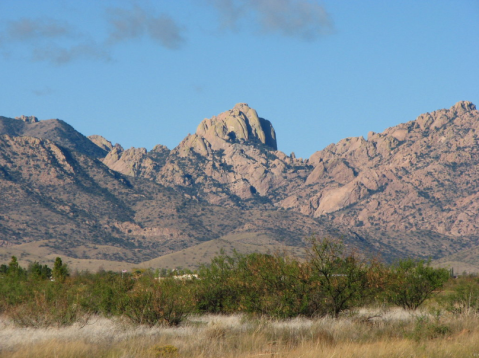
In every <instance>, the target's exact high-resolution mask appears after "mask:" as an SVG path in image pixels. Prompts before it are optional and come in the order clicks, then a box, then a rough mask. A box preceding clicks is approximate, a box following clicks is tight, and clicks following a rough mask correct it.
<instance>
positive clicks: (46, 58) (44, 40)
mask: <svg viewBox="0 0 479 358" xmlns="http://www.w3.org/2000/svg"><path fill="white" fill-rule="evenodd" d="M106 21H107V23H108V25H110V32H109V33H108V35H107V36H106V38H103V39H102V38H98V37H97V36H96V34H89V33H88V32H82V31H79V30H77V29H76V28H75V27H74V26H72V25H71V24H70V23H68V22H66V21H60V20H57V19H54V18H51V17H40V18H21V19H18V20H14V21H10V22H8V23H6V24H4V26H3V31H2V28H1V27H0V55H1V56H3V57H4V58H7V56H11V54H12V53H15V52H17V53H28V54H29V55H27V56H30V59H31V60H32V61H34V62H49V63H51V64H54V65H65V64H68V63H71V62H74V61H77V60H94V61H96V60H100V61H111V60H112V57H111V51H112V49H113V47H115V46H118V45H119V44H120V43H121V42H123V41H125V40H128V39H136V38H141V37H148V38H149V39H150V40H152V41H153V42H155V43H157V44H158V45H160V46H162V47H165V48H167V49H171V50H175V49H178V48H180V47H181V46H182V45H183V44H184V43H185V41H186V40H185V37H184V35H183V32H184V28H183V27H181V26H180V25H178V23H177V22H176V21H175V20H174V19H173V18H172V17H170V16H169V15H167V14H164V13H162V14H159V15H155V14H154V11H148V10H146V9H145V8H144V7H140V6H133V7H132V8H126V7H125V8H110V9H109V10H107V16H106Z"/></svg>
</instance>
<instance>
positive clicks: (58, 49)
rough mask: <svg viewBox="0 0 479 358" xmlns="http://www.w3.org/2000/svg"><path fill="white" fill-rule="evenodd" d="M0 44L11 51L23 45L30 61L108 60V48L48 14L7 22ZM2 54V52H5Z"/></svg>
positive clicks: (56, 62) (9, 52)
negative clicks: (46, 15)
mask: <svg viewBox="0 0 479 358" xmlns="http://www.w3.org/2000/svg"><path fill="white" fill-rule="evenodd" d="M1 38H2V41H1V42H0V46H2V45H3V46H2V50H3V51H4V52H5V53H8V54H11V52H12V51H11V49H12V48H15V46H24V48H25V49H27V51H28V52H29V53H30V59H31V60H32V61H44V62H50V63H52V64H55V65H64V64H66V63H69V62H73V61H75V60H78V59H94V60H98V59H100V60H107V61H108V60H110V56H109V54H108V51H106V50H105V48H104V47H103V46H100V45H99V44H98V43H97V42H95V41H94V40H92V39H91V38H90V37H89V36H88V35H87V34H82V33H80V32H78V31H76V30H75V28H74V27H73V26H71V25H70V24H69V23H68V22H66V21H59V20H56V19H53V18H50V17H42V18H22V19H19V20H15V21H10V22H8V23H7V24H6V27H5V31H4V32H3V35H2V36H1ZM4 57H5V56H4Z"/></svg>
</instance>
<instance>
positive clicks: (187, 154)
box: [0, 101, 479, 267]
mask: <svg viewBox="0 0 479 358" xmlns="http://www.w3.org/2000/svg"><path fill="white" fill-rule="evenodd" d="M478 133H479V111H477V110H476V107H475V106H474V105H473V104H472V103H470V102H466V101H463V102H459V103H457V104H456V105H454V106H453V107H451V108H450V109H443V110H438V111H435V112H432V113H426V114H422V115H420V116H419V117H417V118H416V119H415V120H411V121H409V122H406V123H403V124H399V125H397V126H395V127H392V128H389V129H387V130H385V131H384V132H383V133H373V132H370V133H369V135H368V138H367V139H365V138H363V137H357V138H346V139H343V140H341V141H340V142H338V143H336V144H331V145H329V146H328V147H326V148H325V149H323V150H321V151H318V152H316V153H314V154H313V155H312V156H311V157H310V158H309V159H301V158H296V157H295V156H294V154H292V155H289V156H288V155H286V154H284V153H282V152H281V151H279V150H277V149H276V148H277V136H276V132H275V130H274V128H273V125H272V123H271V122H270V121H268V120H266V119H263V118H261V117H259V115H258V114H257V112H256V111H255V110H254V109H252V108H250V107H249V106H248V105H247V104H244V103H240V104H238V105H236V106H235V107H234V108H233V109H231V110H229V111H226V112H224V113H222V114H220V115H218V116H215V117H213V118H210V119H205V120H203V121H202V122H201V123H200V124H199V126H198V130H197V132H196V133H195V134H193V135H189V136H187V137H186V138H185V139H184V140H183V141H182V142H181V143H180V144H179V145H178V146H177V147H176V148H174V149H172V150H170V149H168V148H166V147H165V146H162V145H158V146H156V147H155V148H154V149H153V150H151V151H147V150H146V149H144V148H131V149H128V150H124V149H123V148H122V147H121V146H120V145H118V144H117V145H112V144H111V143H110V142H109V141H108V140H106V139H105V138H103V137H101V136H90V137H89V139H88V138H86V137H84V136H83V135H81V134H80V133H78V132H76V131H75V130H74V129H73V128H72V127H71V126H69V125H67V124H66V123H65V122H63V121H59V120H49V121H38V120H36V119H35V118H34V117H21V118H19V119H9V118H3V117H0V134H3V135H2V136H0V190H1V196H2V198H1V199H2V206H1V208H0V240H2V241H1V242H2V245H3V248H2V249H0V257H2V256H1V255H2V252H3V255H4V256H5V258H4V259H3V260H7V258H8V257H7V256H8V255H7V253H6V251H5V250H7V249H9V250H11V249H14V248H16V247H20V246H18V245H24V246H22V247H27V248H31V249H28V250H26V249H25V250H26V251H25V250H24V251H22V252H24V254H23V255H24V257H27V256H28V255H30V254H31V255H36V254H35V252H34V251H35V250H36V251H38V252H40V251H41V250H40V247H39V246H35V245H33V246H32V245H30V244H29V245H30V246H28V245H27V246H25V245H26V244H28V243H35V242H40V241H41V242H42V245H43V246H42V247H47V248H49V249H48V253H47V252H46V251H45V252H44V254H45V255H44V256H41V255H40V257H47V256H48V255H52V254H54V253H55V254H56V253H58V254H61V255H65V256H67V257H71V258H72V259H75V260H91V259H95V260H110V261H112V262H113V261H115V262H118V261H120V262H121V261H125V262H129V263H132V264H140V263H141V262H144V263H145V265H155V266H158V265H160V266H171V265H174V264H177V265H178V266H183V267H188V266H190V267H194V266H197V265H198V264H200V263H201V262H203V261H204V260H209V259H210V258H211V256H212V255H213V253H215V252H217V250H219V249H220V248H221V247H224V248H225V249H228V250H230V249H233V248H235V249H237V250H239V251H243V252H252V251H259V252H266V251H271V250H273V249H274V248H278V247H284V246H288V247H289V249H291V250H293V251H295V250H296V251H297V248H301V247H303V246H304V245H305V243H306V242H307V239H306V238H307V237H308V236H311V235H312V234H317V235H318V236H329V237H338V238H343V239H344V240H345V241H346V243H347V244H348V245H352V246H354V247H356V248H358V249H359V250H361V251H363V252H368V253H377V254H380V255H382V256H383V257H384V258H385V259H387V260H393V259H394V258H397V257H403V256H414V257H425V258H426V257H431V258H434V259H441V258H444V260H446V259H447V258H448V257H450V260H449V261H450V262H456V263H457V262H464V263H467V264H468V265H474V264H477V265H478V266H479V253H478V254H477V255H476V254H471V255H468V256H467V258H466V257H462V256H461V255H460V252H471V253H474V252H476V251H477V250H476V248H477V247H478V242H479V235H478V234H477V232H478V229H479V228H478V226H479V217H478V215H479V211H478V206H479V187H478V185H479V184H477V183H478V182H479V171H478V169H477V168H478V165H479V147H478V144H479V143H478V140H479V139H478ZM34 247H36V248H35V249H34ZM1 250H4V251H1ZM29 250H30V251H29ZM200 252H201V254H200ZM297 252H298V253H300V252H299V251H297ZM195 253H196V254H195ZM451 255H452V256H451ZM454 255H456V256H454ZM32 257H33V256H32ZM35 257H38V255H37V256H35ZM200 257H201V259H200ZM463 259H464V260H463ZM461 260H463V261H461ZM469 267H472V266H469Z"/></svg>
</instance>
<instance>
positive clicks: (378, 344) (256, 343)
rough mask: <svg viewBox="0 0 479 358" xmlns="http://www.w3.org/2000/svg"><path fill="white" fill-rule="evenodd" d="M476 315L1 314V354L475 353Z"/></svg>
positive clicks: (18, 357)
mask: <svg viewBox="0 0 479 358" xmlns="http://www.w3.org/2000/svg"><path fill="white" fill-rule="evenodd" d="M372 316H375V317H372ZM478 323H479V317H467V318H462V317H453V316H442V317H439V316H436V317H434V316H431V315H428V314H424V313H423V314H420V313H418V314H415V315H414V314H410V313H408V312H404V311H402V310H399V309H396V310H391V311H379V310H377V311H371V310H363V311H361V312H358V313H357V314H355V315H351V317H343V318H341V319H339V320H334V319H330V318H321V319H316V320H309V319H303V318H296V319H293V320H287V321H285V320H283V321H278V320H271V319H266V318H259V319H256V318H247V317H244V316H239V315H238V316H213V315H205V316H197V317H190V319H189V320H188V322H186V323H185V324H183V325H182V326H180V327H177V328H166V327H152V328H150V327H143V326H130V325H127V324H126V323H124V322H122V321H119V320H116V321H115V320H109V319H105V318H95V319H92V320H90V321H89V323H88V324H87V325H85V326H81V325H73V326H71V327H66V328H48V329H32V328H17V327H15V326H14V325H13V324H12V323H11V322H8V321H5V320H2V321H0V357H1V358H3V357H12V358H24V357H45V358H46V357H58V358H67V357H68V358H77V357H78V358H83V357H108V358H110V357H111V358H127V357H139V358H140V357H145V358H149V357H198V358H201V357H204V358H207V357H208V358H216V357H217V358H219V357H225V358H246V357H277V358H280V357H281V358H293V357H294V358H300V357H304V358H308V357H311V358H313V357H315V358H317V357H335V358H336V357H373V358H374V357H439V358H441V357H461V358H462V357H477V356H479V328H477V327H479V325H478ZM437 327H439V328H441V327H447V329H444V328H442V329H439V330H438V329H437ZM438 332H439V334H438Z"/></svg>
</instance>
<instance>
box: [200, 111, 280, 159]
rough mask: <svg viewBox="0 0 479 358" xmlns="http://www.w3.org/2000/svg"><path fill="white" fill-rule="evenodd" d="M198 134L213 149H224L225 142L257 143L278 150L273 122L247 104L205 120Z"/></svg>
mask: <svg viewBox="0 0 479 358" xmlns="http://www.w3.org/2000/svg"><path fill="white" fill-rule="evenodd" d="M196 134H197V135H198V136H200V137H202V138H204V139H206V140H207V141H208V142H209V143H210V144H211V147H212V148H213V149H221V148H223V147H224V145H225V142H226V143H234V142H240V143H247V142H253V143H254V142H257V143H262V144H264V145H266V146H268V147H270V148H271V149H274V150H276V149H278V146H277V143H276V133H275V131H274V128H273V126H272V124H271V122H270V121H268V120H266V119H263V118H260V117H258V113H257V112H256V111H255V110H254V109H252V108H250V107H249V106H248V105H247V104H246V103H238V104H237V105H236V106H234V107H233V109H231V110H229V111H226V112H223V113H221V114H220V115H218V116H215V117H212V118H208V119H205V120H203V121H202V122H201V123H200V125H199V126H198V129H197V130H196Z"/></svg>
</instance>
